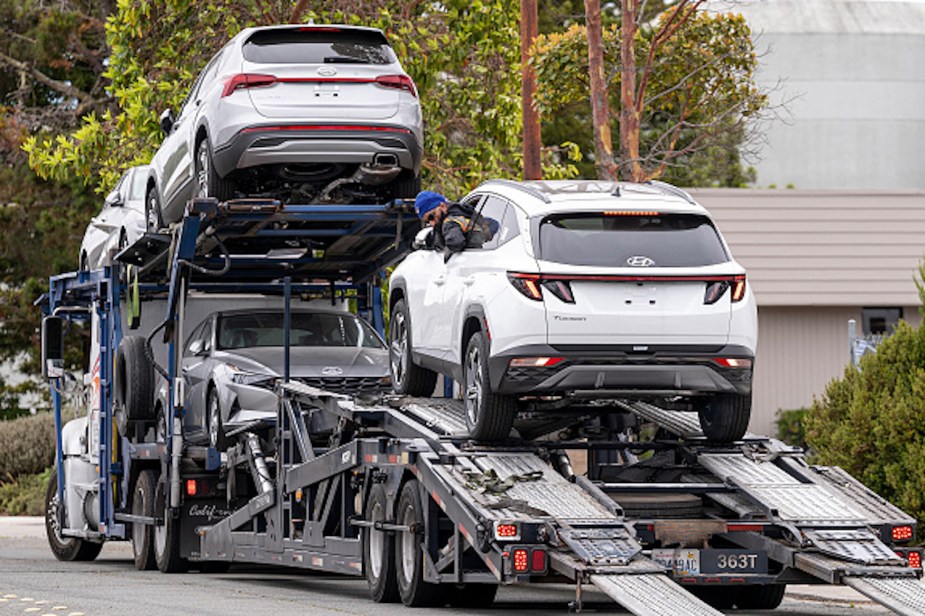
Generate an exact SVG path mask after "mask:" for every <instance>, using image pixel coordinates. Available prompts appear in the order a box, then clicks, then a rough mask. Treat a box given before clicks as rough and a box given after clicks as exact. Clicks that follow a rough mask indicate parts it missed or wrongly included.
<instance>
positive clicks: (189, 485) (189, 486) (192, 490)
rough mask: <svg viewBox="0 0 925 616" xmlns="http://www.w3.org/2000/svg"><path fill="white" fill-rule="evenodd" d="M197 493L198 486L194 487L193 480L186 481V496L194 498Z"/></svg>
mask: <svg viewBox="0 0 925 616" xmlns="http://www.w3.org/2000/svg"><path fill="white" fill-rule="evenodd" d="M198 492H199V489H198V486H197V485H196V480H195V479H187V480H186V495H187V496H196V494H197V493H198Z"/></svg>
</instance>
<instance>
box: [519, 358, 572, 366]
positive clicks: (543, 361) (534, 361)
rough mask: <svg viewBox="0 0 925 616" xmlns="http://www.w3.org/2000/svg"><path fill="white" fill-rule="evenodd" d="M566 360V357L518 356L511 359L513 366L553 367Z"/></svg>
mask: <svg viewBox="0 0 925 616" xmlns="http://www.w3.org/2000/svg"><path fill="white" fill-rule="evenodd" d="M563 361H565V358H564V357H517V358H515V359H512V360H511V363H510V364H509V366H510V367H511V368H551V367H552V366H555V365H556V364H559V363H562V362H563Z"/></svg>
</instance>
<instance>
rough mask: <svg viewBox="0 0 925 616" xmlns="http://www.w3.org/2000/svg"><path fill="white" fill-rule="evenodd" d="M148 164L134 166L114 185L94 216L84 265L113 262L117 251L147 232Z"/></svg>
mask: <svg viewBox="0 0 925 616" xmlns="http://www.w3.org/2000/svg"><path fill="white" fill-rule="evenodd" d="M147 178H148V167H147V165H141V166H139V167H131V168H129V169H128V170H127V171H126V172H125V173H123V174H122V177H121V178H119V181H118V182H117V183H116V187H115V188H113V189H112V192H110V193H109V195H107V197H106V201H105V202H104V203H103V209H102V210H100V213H99V214H97V215H96V216H94V217H93V219H92V220H91V221H90V224H89V225H87V230H86V232H84V239H83V242H81V244H80V269H81V270H83V271H87V270H92V269H98V268H100V267H103V266H104V265H109V264H110V263H111V259H110V256H111V255H112V253H113V252H117V251H119V250H122V249H123V248H125V247H126V246H129V245H131V244H133V243H134V242H135V240H137V239H138V238H140V237H141V236H142V235H144V233H145V231H146V230H147V224H146V222H145V182H146V181H147Z"/></svg>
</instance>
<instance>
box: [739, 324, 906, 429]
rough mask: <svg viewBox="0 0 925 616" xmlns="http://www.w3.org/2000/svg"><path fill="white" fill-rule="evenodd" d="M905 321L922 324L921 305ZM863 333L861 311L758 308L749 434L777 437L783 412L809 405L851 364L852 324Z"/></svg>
mask: <svg viewBox="0 0 925 616" xmlns="http://www.w3.org/2000/svg"><path fill="white" fill-rule="evenodd" d="M903 318H904V319H905V320H906V321H908V322H909V323H910V324H912V325H916V326H917V325H919V324H920V323H921V320H922V319H921V315H920V314H919V311H918V308H917V307H916V306H904V307H903ZM849 319H855V320H856V321H857V323H858V331H859V332H860V328H861V307H860V306H859V307H857V308H847V307H818V306H817V307H812V306H800V307H789V306H764V307H762V306H759V307H758V327H759V330H758V356H757V358H756V361H755V377H754V378H755V382H754V390H753V400H752V421H751V424H750V425H749V430H750V431H751V432H754V433H756V434H770V435H774V434H776V433H777V426H776V424H775V419H776V415H777V411H778V410H780V409H795V408H800V407H802V406H808V405H809V404H810V403H811V402H812V401H813V397H814V396H820V395H821V394H822V393H823V392H824V391H825V386H826V385H827V384H828V383H829V381H831V380H832V379H833V378H836V377H839V376H841V375H842V373H843V372H844V370H845V366H846V365H847V364H848V362H849V359H850V357H849V354H848V320H849Z"/></svg>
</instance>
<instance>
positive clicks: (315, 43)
mask: <svg viewBox="0 0 925 616" xmlns="http://www.w3.org/2000/svg"><path fill="white" fill-rule="evenodd" d="M244 59H245V60H247V61H248V62H257V63H259V64H391V63H393V62H396V61H397V59H396V57H395V52H394V51H392V48H391V47H389V44H388V42H387V41H386V40H385V37H384V36H383V35H382V34H381V33H380V32H369V31H366V30H340V29H338V28H329V29H328V28H326V29H317V30H315V29H310V28H305V29H302V28H298V29H291V30H289V29H287V30H261V31H259V32H255V33H254V34H253V36H251V37H250V38H249V39H247V42H246V43H244Z"/></svg>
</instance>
